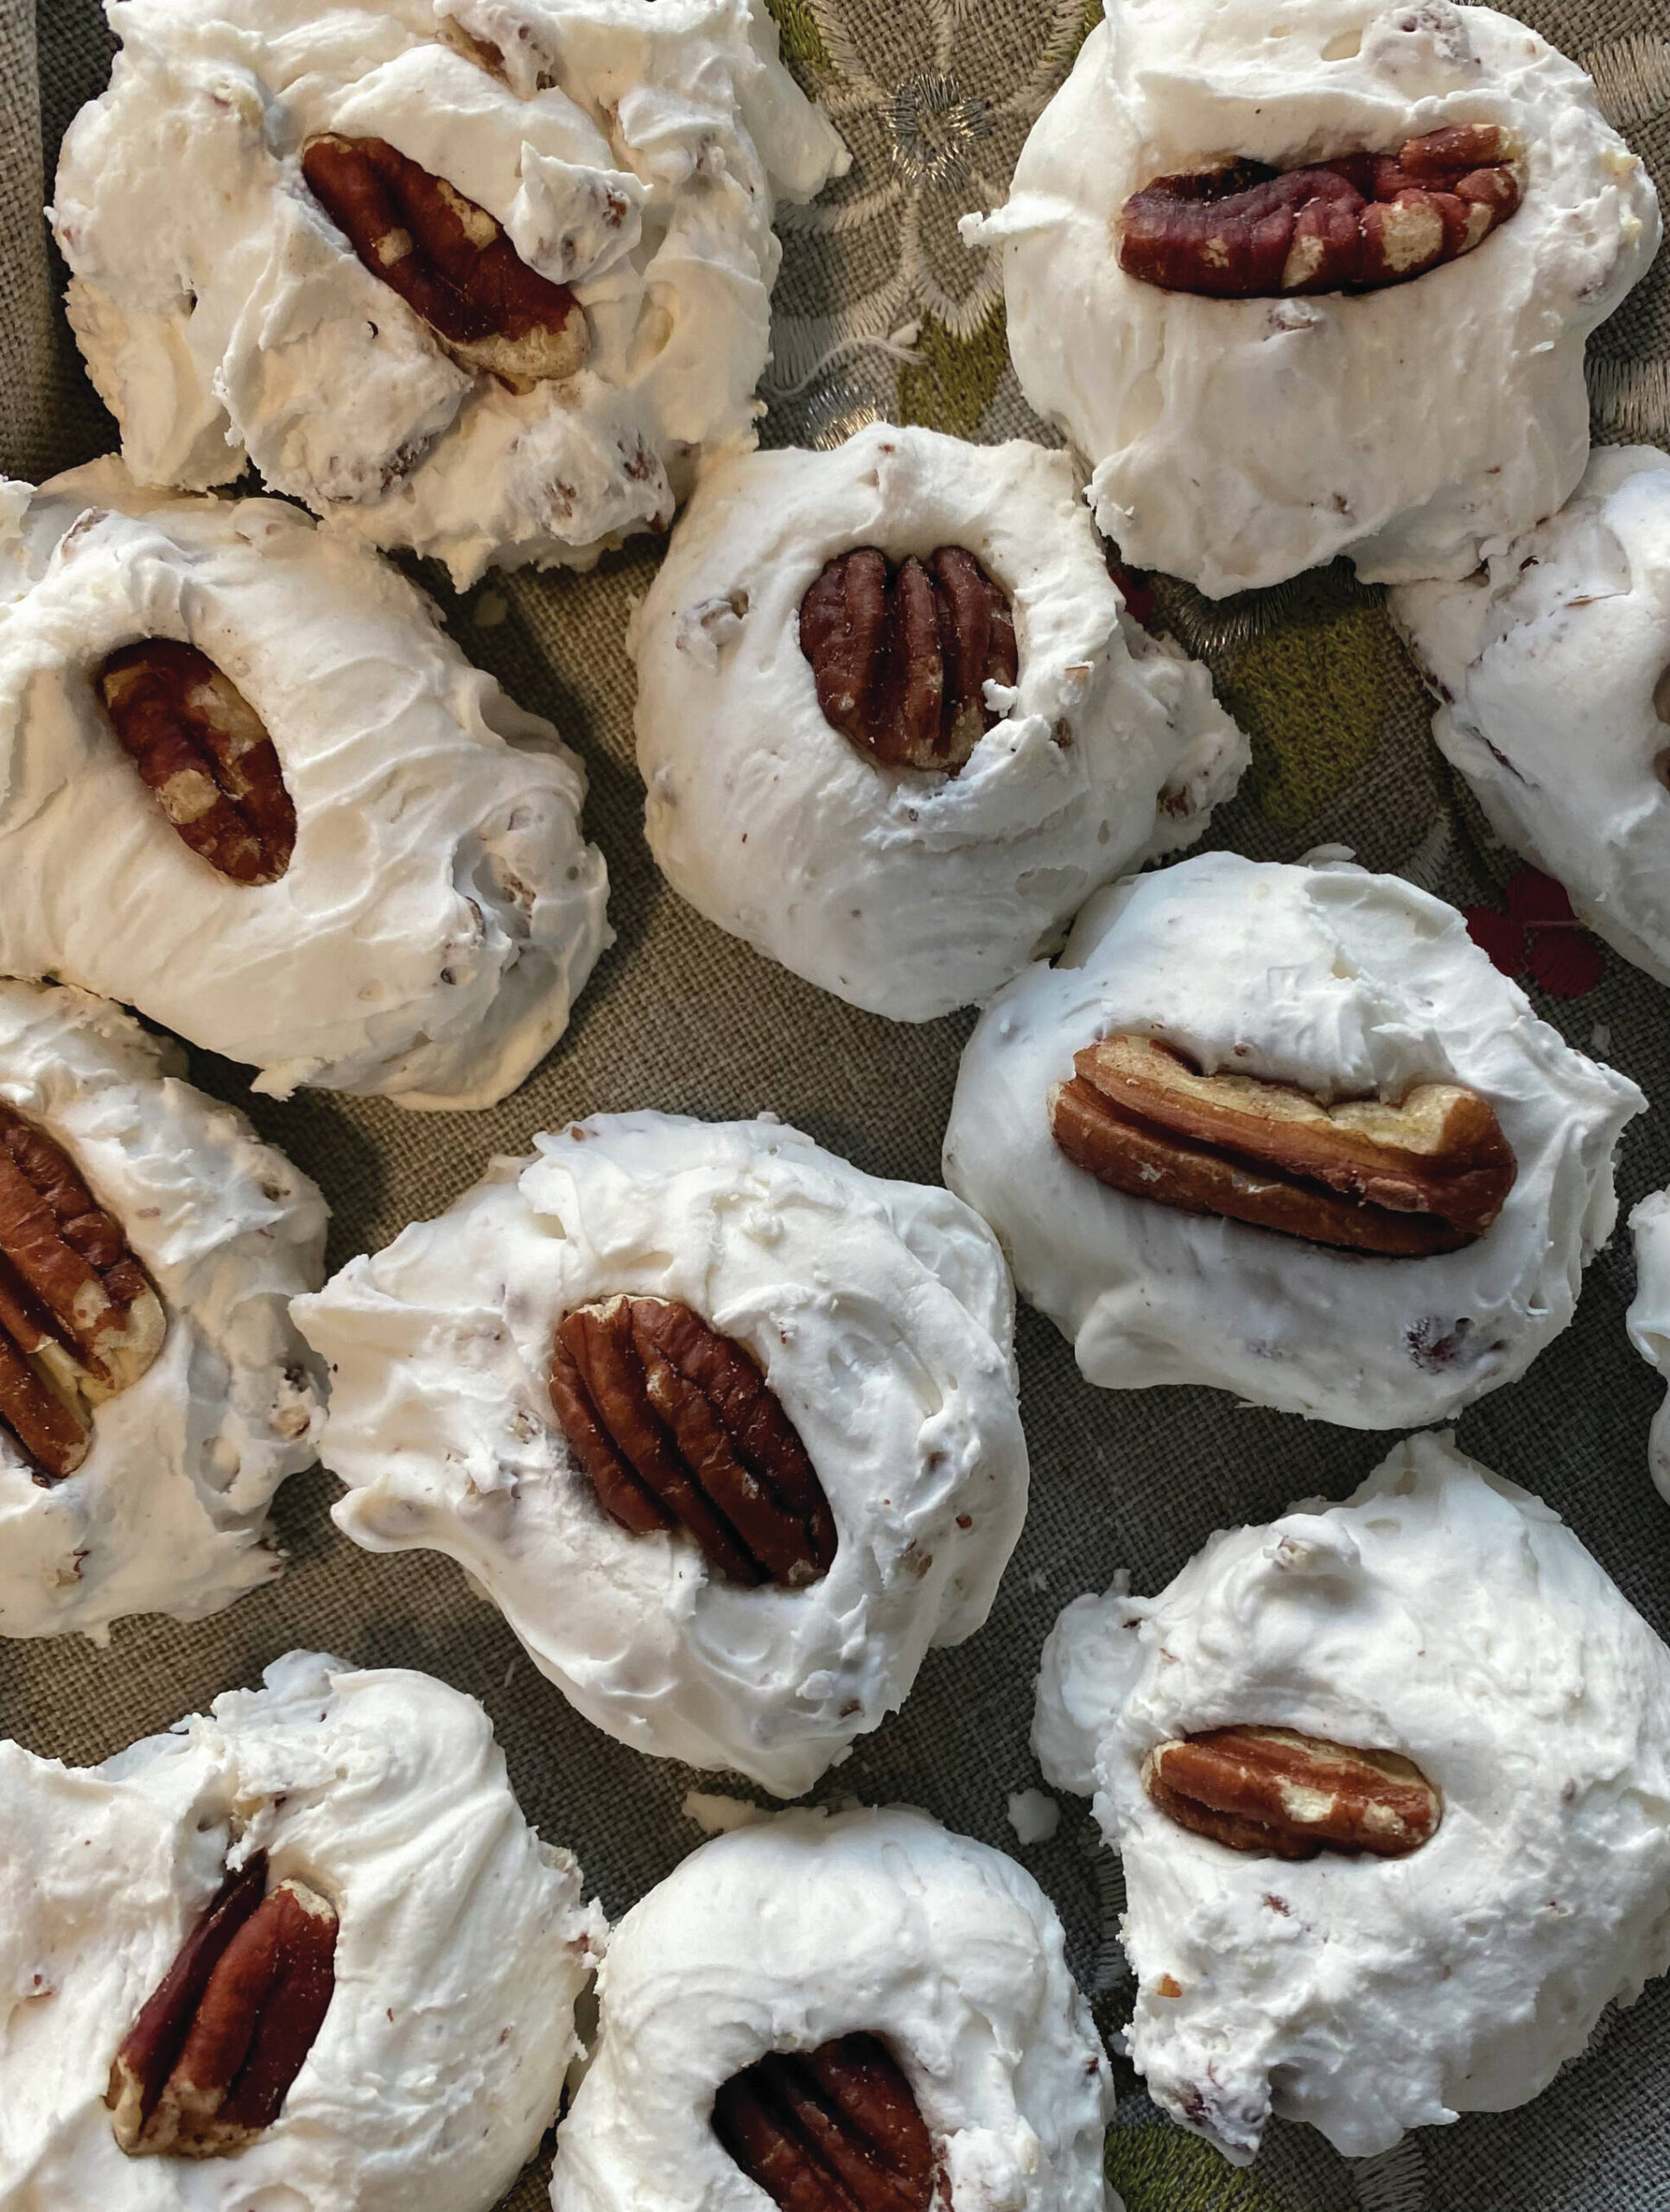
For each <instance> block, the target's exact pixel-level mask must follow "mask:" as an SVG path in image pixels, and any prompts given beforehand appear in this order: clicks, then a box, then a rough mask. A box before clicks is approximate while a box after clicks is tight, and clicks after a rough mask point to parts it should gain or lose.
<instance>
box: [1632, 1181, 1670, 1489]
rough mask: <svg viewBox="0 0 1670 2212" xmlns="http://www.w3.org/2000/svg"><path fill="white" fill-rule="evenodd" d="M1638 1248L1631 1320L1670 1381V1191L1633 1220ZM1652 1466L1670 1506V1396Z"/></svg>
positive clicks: (1639, 1342)
mask: <svg viewBox="0 0 1670 2212" xmlns="http://www.w3.org/2000/svg"><path fill="white" fill-rule="evenodd" d="M1629 1227H1630V1230H1631V1233H1632V1234H1633V1236H1634V1238H1635V1297H1634V1299H1633V1300H1631V1301H1630V1306H1629V1313H1628V1314H1627V1315H1626V1316H1625V1319H1626V1322H1627V1325H1628V1327H1629V1341H1630V1343H1631V1344H1634V1346H1635V1350H1636V1351H1638V1352H1639V1353H1640V1354H1641V1357H1642V1358H1643V1359H1646V1360H1650V1361H1651V1362H1652V1363H1653V1365H1654V1367H1656V1368H1657V1369H1658V1370H1659V1372H1660V1374H1661V1375H1663V1376H1667V1377H1670V1191H1655V1192H1654V1193H1653V1195H1652V1196H1651V1198H1643V1199H1642V1200H1641V1204H1640V1205H1638V1206H1637V1207H1636V1208H1635V1211H1634V1212H1633V1213H1632V1214H1631V1215H1630V1217H1629ZM1647 1464H1648V1467H1649V1468H1650V1469H1651V1470H1652V1475H1653V1480H1654V1483H1655V1484H1657V1485H1658V1489H1659V1492H1660V1496H1661V1497H1664V1498H1665V1499H1666V1500H1667V1502H1670V1395H1667V1397H1666V1400H1665V1402H1664V1404H1663V1405H1661V1406H1660V1408H1659V1409H1658V1412H1657V1413H1656V1414H1654V1417H1653V1427H1652V1431H1651V1433H1650V1434H1649V1436H1648V1445H1647Z"/></svg>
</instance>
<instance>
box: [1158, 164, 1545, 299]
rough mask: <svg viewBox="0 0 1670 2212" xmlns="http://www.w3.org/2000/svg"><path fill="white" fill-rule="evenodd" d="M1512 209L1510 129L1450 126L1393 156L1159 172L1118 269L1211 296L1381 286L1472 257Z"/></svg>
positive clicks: (1515, 195) (1515, 192)
mask: <svg viewBox="0 0 1670 2212" xmlns="http://www.w3.org/2000/svg"><path fill="white" fill-rule="evenodd" d="M1519 205H1520V182H1519V178H1518V175H1517V174H1516V173H1515V171H1514V166H1513V160H1512V149H1511V147H1510V145H1509V143H1508V138H1507V136H1506V134H1505V133H1504V132H1503V131H1502V130H1498V129H1497V128H1496V127H1495V125H1494V124H1471V123H1470V124H1451V125H1449V126H1448V127H1447V128H1446V129H1445V130H1432V131H1429V132H1428V133H1427V134H1426V137H1421V138H1411V139H1410V140H1409V141H1408V142H1407V143H1406V144H1405V145H1404V147H1403V148H1402V149H1401V150H1400V152H1399V153H1397V154H1395V155H1390V154H1348V155H1345V156H1343V157H1342V158H1341V159H1340V160H1338V161H1334V162H1318V163H1316V164H1315V165H1314V166H1312V167H1310V168H1298V169H1288V170H1286V171H1285V172H1283V171H1279V170H1276V169H1273V168H1267V167H1266V165H1265V164H1264V163H1262V162H1248V161H1241V162H1231V163H1230V164H1229V165H1228V166H1227V167H1225V168H1219V169H1214V170H1210V171H1207V172H1205V173H1203V174H1201V175H1191V176H1162V177H1157V178H1156V179H1155V180H1154V181H1153V182H1152V184H1150V185H1146V186H1145V187H1144V188H1143V189H1142V190H1141V191H1140V192H1138V193H1133V194H1132V196H1131V198H1130V199H1129V200H1127V201H1126V203H1125V207H1124V209H1123V211H1122V212H1121V215H1120V219H1119V265H1120V267H1121V269H1123V270H1125V271H1126V273H1127V275H1128V276H1132V277H1139V278H1140V279H1141V280H1142V282H1143V283H1148V284H1157V285H1159V286H1160V287H1162V288H1163V289H1165V290H1166V291H1170V292H1195V293H1199V294H1202V295H1203V296H1206V297H1208V298H1211V299H1225V300H1254V299H1280V298H1286V297H1288V296H1292V295H1294V294H1298V293H1308V292H1339V291H1352V292H1355V291H1371V290H1378V289H1381V288H1383V287H1384V286H1386V285H1388V284H1402V283H1408V282H1409V281H1410V280H1411V279H1412V278H1413V277H1421V276H1424V275H1425V274H1426V271H1427V270H1429V269H1436V268H1437V267H1438V265H1439V264H1440V263H1443V262H1446V261H1455V260H1457V259H1459V258H1460V257H1461V256H1462V255H1463V254H1465V253H1471V252H1472V251H1473V250H1474V249H1475V247H1476V246H1480V245H1483V243H1484V241H1485V239H1486V238H1489V235H1490V233H1491V232H1492V231H1494V230H1496V229H1499V228H1500V226H1502V224H1503V223H1505V222H1507V221H1508V219H1509V218H1510V217H1512V216H1513V215H1514V213H1516V212H1517V210H1518V207H1519Z"/></svg>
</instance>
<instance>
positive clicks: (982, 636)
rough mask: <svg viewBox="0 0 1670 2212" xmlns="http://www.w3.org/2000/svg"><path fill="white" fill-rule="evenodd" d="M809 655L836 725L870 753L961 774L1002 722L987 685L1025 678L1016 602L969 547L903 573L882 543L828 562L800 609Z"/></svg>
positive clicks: (887, 762) (899, 764)
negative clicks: (1021, 667) (1017, 637)
mask: <svg viewBox="0 0 1670 2212" xmlns="http://www.w3.org/2000/svg"><path fill="white" fill-rule="evenodd" d="M800 649H801V651H802V652H803V653H804V654H805V656H806V658H807V659H808V660H809V661H810V664H811V669H812V675H813V677H814V679H815V680H816V684H817V701H818V704H819V706H820V707H822V709H823V715H824V719H825V721H828V722H829V723H830V724H831V725H832V726H833V727H834V728H836V729H838V730H839V731H840V732H841V735H842V736H843V737H845V738H847V739H848V740H849V741H851V743H853V744H854V745H855V746H856V747H858V749H859V751H860V753H865V754H866V755H867V756H868V758H870V759H871V760H875V761H877V762H879V764H880V765H881V766H884V767H889V768H938V769H941V770H943V771H945V772H949V773H950V774H952V775H955V774H956V772H957V770H958V769H959V768H962V767H964V766H967V764H968V759H969V756H970V755H971V754H972V753H973V752H974V749H975V746H977V745H978V744H979V742H980V741H981V738H982V737H983V736H984V735H985V734H986V732H987V730H988V729H990V728H993V727H994V725H995V723H996V722H997V721H998V715H997V712H996V709H994V708H993V707H991V706H989V705H987V700H986V692H985V686H986V685H987V683H999V684H1002V685H1005V686H1010V685H1013V683H1014V682H1015V680H1016V677H1017V674H1018V672H1019V651H1018V648H1017V646H1016V643H1015V626H1014V619H1013V615H1012V613H1011V612H1010V608H1009V601H1008V599H1007V597H1006V594H1004V592H1003V591H1002V590H1001V589H1000V587H999V586H998V585H997V584H996V583H994V582H993V580H992V578H991V577H990V576H988V575H987V573H986V571H985V569H983V568H981V564H980V563H979V562H978V561H977V560H976V559H975V556H974V555H973V554H972V553H970V552H968V550H966V549H965V548H964V547H962V546H961V545H942V546H941V547H940V548H939V549H938V550H937V552H934V553H931V554H930V556H928V558H927V560H926V561H918V560H916V559H914V558H911V559H909V560H906V561H905V562H904V563H901V564H900V565H899V566H898V567H897V568H895V567H894V565H893V563H892V562H891V561H889V560H888V558H887V556H886V554H885V553H883V552H882V551H881V550H880V549H879V547H877V546H874V545H861V546H860V547H858V548H857V549H856V550H854V551H853V552H851V553H842V554H841V555H840V556H838V557H837V558H836V559H835V560H833V561H830V562H829V563H827V564H826V565H825V567H824V569H823V570H822V573H821V574H820V575H818V576H817V577H816V580H815V581H814V582H813V583H812V585H811V587H810V589H809V590H808V591H807V593H806V595H805V597H804V598H803V600H802V601H801V602H800Z"/></svg>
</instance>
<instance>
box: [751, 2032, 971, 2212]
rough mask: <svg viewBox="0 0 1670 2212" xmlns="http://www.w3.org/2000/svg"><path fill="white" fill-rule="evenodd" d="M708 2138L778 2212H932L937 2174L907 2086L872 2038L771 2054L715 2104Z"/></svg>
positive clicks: (851, 2038) (844, 2038) (857, 2037)
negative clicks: (720, 2146) (711, 2136)
mask: <svg viewBox="0 0 1670 2212" xmlns="http://www.w3.org/2000/svg"><path fill="white" fill-rule="evenodd" d="M714 2133H715V2134H716V2135H717V2136H718V2138H719V2139H720V2141H721V2143H722V2144H723V2145H725V2148H726V2150H727V2151H728V2152H729V2153H730V2155H731V2157H732V2158H733V2159H734V2160H735V2162H736V2164H738V2165H739V2166H740V2167H741V2169H742V2171H743V2172H744V2173H745V2174H746V2175H747V2177H748V2178H749V2180H750V2181H752V2182H753V2183H755V2184H756V2186H757V2187H759V2188H760V2189H762V2190H765V2194H766V2196H769V2197H770V2198H771V2200H772V2203H773V2204H776V2205H778V2206H780V2207H782V2208H783V2212H930V2207H931V2206H932V2204H933V2202H934V2196H935V2190H936V2186H937V2167H936V2162H935V2158H934V2152H933V2145H932V2143H931V2141H930V2139H929V2135H928V2130H927V2128H926V2127H925V2126H924V2124H923V2119H922V2114H921V2113H920V2112H919V2111H918V2108H917V2101H916V2099H915V2097H914V2096H913V2095H912V2094H911V2085H910V2083H909V2082H907V2081H906V2080H905V2076H904V2075H903V2074H902V2073H901V2072H900V2070H899V2068H898V2063H897V2062H896V2061H895V2060H894V2059H893V2057H892V2054H891V2053H890V2052H889V2051H888V2050H887V2048H886V2044H883V2043H882V2042H881V2041H880V2039H879V2037H876V2036H873V2035H848V2036H839V2037H835V2039H834V2040H833V2041H832V2042H829V2043H825V2044H819V2045H818V2047H817V2049H816V2050H811V2051H792V2052H790V2051H772V2053H770V2054H769V2056H766V2057H765V2058H762V2059H760V2060H759V2063H757V2064H755V2065H753V2066H750V2067H749V2068H747V2069H746V2071H745V2072H743V2073H740V2074H733V2075H732V2076H731V2078H730V2080H729V2081H728V2082H726V2083H725V2084H724V2085H723V2086H722V2088H721V2089H720V2091H719V2094H718V2095H717V2096H716V2097H715V2098H714Z"/></svg>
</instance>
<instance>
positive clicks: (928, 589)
mask: <svg viewBox="0 0 1670 2212" xmlns="http://www.w3.org/2000/svg"><path fill="white" fill-rule="evenodd" d="M1124 605H1125V602H1124V601H1123V599H1122V598H1121V594H1120V592H1119V589H1118V587H1117V586H1116V585H1115V584H1114V582H1113V579H1112V578H1111V577H1110V576H1109V575H1108V569H1107V564H1106V563H1105V561H1104V560H1103V557H1102V547H1101V544H1100V543H1099V541H1098V540H1097V537H1096V535H1095V530H1094V529H1093V527H1092V526H1091V523H1090V518H1089V515H1088V514H1087V513H1086V512H1085V510H1084V507H1083V503H1082V501H1081V500H1080V499H1079V479H1078V478H1077V476H1076V474H1075V473H1074V470H1073V467H1072V465H1071V463H1070V461H1069V460H1068V459H1067V457H1066V455H1065V454H1057V453H1048V452H1045V449H1044V448H1042V447H1039V446H1033V445H1027V444H1025V443H1022V442H1019V441H1017V442H1013V443H1011V444H1008V445H1002V446H995V447H994V446H971V445H966V444H964V443H963V442H962V440H961V439H960V438H948V437H943V436H942V435H940V434H939V433H938V432H937V431H934V430H923V429H894V428H893V427H892V425H891V424H888V423H878V424H876V425H875V426H874V427H873V428H872V429H867V430H863V431H860V433H859V435H857V436H855V437H853V438H850V439H848V442H846V444H845V445H843V446H841V448H838V450H836V451H835V452H833V453H800V452H792V451H791V452H779V453H765V454H748V455H746V456H745V457H743V458H741V459H739V460H736V461H731V462H729V463H728V464H727V466H726V467H723V468H721V469H719V470H717V471H716V472H715V473H714V474H713V475H711V476H709V477H708V478H707V479H706V480H704V481H703V483H702V488H701V490H700V491H699V492H698V493H697V494H696V497H695V499H694V500H693V501H692V502H691V504H690V507H689V512H688V513H687V514H686V515H685V517H684V518H683V521H682V522H681V523H680V524H679V526H678V529H677V530H676V532H675V533H674V537H673V542H672V546H671V550H670V552H669V554H668V556H667V559H666V561H665V562H664V563H663V565H662V568H661V570H660V572H659V574H658V575H657V577H656V580H655V582H654V583H653V585H652V586H651V589H650V593H649V596H648V598H647V599H646V600H645V602H644V605H643V606H642V607H641V608H640V609H639V610H638V613H637V614H636V615H635V616H634V618H633V633H632V644H633V645H634V647H635V650H636V652H637V656H638V716H637V726H638V766H639V768H640V769H641V770H642V772H643V775H644V780H645V785H647V787H648V794H649V796H648V801H647V804H646V806H645V831H646V833H647V835H648V837H649V841H650V846H651V850H652V851H653V852H654V854H655V856H656V859H657V861H659V862H660V864H661V867H662V869H663V871H664V874H666V876H667V879H668V880H669V881H670V883H671V884H672V886H673V887H674V889H675V890H676V891H677V892H679V893H681V894H682V896H683V897H684V898H686V899H689V901H690V903H691V904H692V905H693V906H695V907H696V908H697V909H698V910H699V911H700V912H702V913H703V914H705V915H706V916H707V917H708V919H709V920H710V921H714V922H716V923H717V924H718V925H719V926H720V927H721V929H724V930H728V931H730V932H731V934H732V935H733V936H735V937H740V938H746V941H747V942H748V943H749V944H752V945H755V946H757V947H758V948H759V950H760V951H762V952H764V953H766V954H767V955H769V956H770V957H772V959H775V960H780V961H781V962H782V963H783V964H784V967H785V968H789V969H792V970H793V971H794V973H795V974H796V975H797V976H805V977H806V978H807V980H808V981H809V982H814V983H817V984H819V985H821V986H822V988H824V989H825V990H829V991H833V992H834V993H835V995H836V996H837V997H839V998H843V999H847V1000H849V1001H851V1002H852V1003H853V1004H854V1005H855V1006H860V1007H865V1008H867V1010H868V1011H869V1012H871V1013H873V1014H889V1015H891V1016H892V1018H893V1019H894V1020H901V1021H927V1020H933V1019H934V1018H935V1017H936V1016H937V1015H939V1014H948V1013H949V1012H950V1011H951V1009H952V1008H953V1007H959V1006H966V1005H967V1004H968V1002H969V1001H973V1000H982V999H986V998H988V997H989V996H990V995H991V994H992V992H993V991H994V990H995V989H996V988H998V986H999V985H1000V984H1001V983H1005V982H1007V981H1008V979H1009V978H1010V976H1013V975H1015V974H1016V973H1017V972H1018V971H1019V969H1021V968H1022V967H1024V966H1025V963H1026V962H1027V961H1028V960H1030V959H1032V958H1033V957H1035V956H1036V954H1037V953H1038V950H1039V949H1040V947H1041V946H1042V945H1044V944H1045V943H1047V942H1048V941H1049V940H1051V938H1055V937H1056V936H1057V933H1058V932H1059V931H1060V930H1061V928H1062V927H1063V926H1064V925H1065V923H1066V922H1067V920H1068V919H1069V918H1070V916H1071V915H1072V914H1074V913H1075V912H1076V911H1077V909H1078V908H1079V907H1080V906H1082V905H1083V902H1084V900H1085V899H1086V898H1087V897H1088V895H1089V893H1090V892H1091V891H1093V890H1094V889H1095V887H1097V886H1098V885H1099V884H1102V883H1106V882H1107V881H1108V880H1110V878H1112V877H1113V876H1115V875H1117V874H1121V872H1122V871H1123V870H1125V869H1127V868H1132V867H1135V866H1137V865H1140V863H1141V862H1142V861H1145V860H1147V859H1150V858H1152V857H1153V856H1155V855H1158V854H1161V853H1166V852H1171V851H1172V850H1174V849H1176V848H1178V847H1179V846H1182V845H1186V844H1189V843H1191V842H1193V840H1194V839H1195V838H1197V837H1198V836H1200V834H1201V832H1202V831H1203V829H1204V828H1205V826H1206V822H1207V818H1208V817H1209V815H1210V812H1211V810H1212V808H1213V807H1214V806H1215V805H1216V804H1217V803H1218V801H1219V800H1221V799H1224V798H1228V797H1229V794H1230V792H1231V791H1233V790H1234V789H1235V783H1236V780H1237V779H1238V778H1239V776H1240V774H1241V770H1242V769H1243V768H1244V767H1245V766H1246V765H1247V757H1248V748H1247V741H1246V739H1245V738H1244V737H1243V736H1242V735H1241V732H1240V731H1239V730H1238V729H1237V728H1235V724H1234V723H1233V722H1232V721H1230V720H1229V716H1228V715H1226V714H1225V713H1224V712H1223V711H1222V708H1220V707H1219V705H1218V704H1217V702H1216V699H1214V697H1213V696H1212V687H1211V678H1210V676H1209V675H1208V673H1207V671H1206V670H1205V669H1203V668H1202V667H1200V666H1198V665H1197V664H1196V663H1194V662H1191V661H1190V660H1188V659H1186V658H1184V655H1183V654H1182V653H1181V652H1179V651H1178V648H1177V647H1176V646H1174V645H1168V644H1162V643H1160V642H1159V641H1158V640H1157V639H1152V638H1150V637H1149V636H1148V635H1147V634H1146V632H1144V631H1143V630H1142V629H1140V627H1139V626H1138V625H1137V624H1136V623H1134V622H1133V621H1131V620H1129V618H1128V617H1127V615H1126V613H1125V612H1124Z"/></svg>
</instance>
